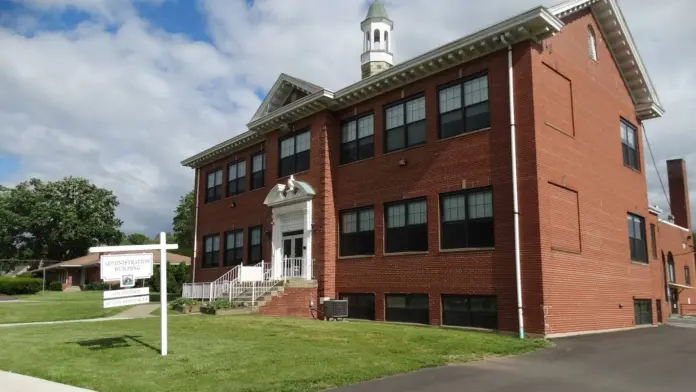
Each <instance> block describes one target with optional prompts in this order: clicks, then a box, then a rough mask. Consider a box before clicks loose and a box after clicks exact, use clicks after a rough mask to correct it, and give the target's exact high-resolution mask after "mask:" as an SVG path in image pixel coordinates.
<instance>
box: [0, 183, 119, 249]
mask: <svg viewBox="0 0 696 392" xmlns="http://www.w3.org/2000/svg"><path fill="white" fill-rule="evenodd" d="M0 194H1V195H2V196H0V258H6V259H9V258H18V259H50V260H68V259H72V258H75V257H80V256H84V255H85V254H87V251H88V249H89V247H91V246H95V245H116V244H118V243H119V242H120V241H121V237H122V234H121V232H120V231H119V228H120V226H121V224H122V222H121V221H120V220H119V219H117V218H116V207H117V206H118V200H117V199H116V196H115V195H114V194H113V192H111V191H110V190H107V189H103V188H99V187H97V186H95V185H93V184H91V183H90V182H89V181H87V180H86V179H84V178H79V177H66V178H64V179H62V180H60V181H54V182H51V181H48V182H44V181H41V180H39V179H37V178H32V179H31V180H29V181H26V182H23V183H21V184H19V185H17V186H16V187H14V188H12V189H10V190H3V191H2V192H1V193H0Z"/></svg>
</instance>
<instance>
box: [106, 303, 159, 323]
mask: <svg viewBox="0 0 696 392" xmlns="http://www.w3.org/2000/svg"><path fill="white" fill-rule="evenodd" d="M159 307H160V304H159V303H152V304H142V305H136V306H135V307H132V308H130V309H128V310H126V311H123V312H121V313H119V314H117V315H115V316H114V317H120V318H129V319H132V318H144V317H157V316H153V315H151V314H150V312H152V311H153V310H155V309H159Z"/></svg>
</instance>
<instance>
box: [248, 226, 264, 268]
mask: <svg viewBox="0 0 696 392" xmlns="http://www.w3.org/2000/svg"><path fill="white" fill-rule="evenodd" d="M261 231H262V230H261V226H256V227H252V228H250V229H249V263H250V264H251V263H258V262H260V261H261V259H262V258H263V256H262V253H261Z"/></svg>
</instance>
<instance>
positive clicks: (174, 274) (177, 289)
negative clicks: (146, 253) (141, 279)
mask: <svg viewBox="0 0 696 392" xmlns="http://www.w3.org/2000/svg"><path fill="white" fill-rule="evenodd" d="M188 277H189V267H188V265H186V264H175V265H172V264H170V263H169V262H167V292H169V293H175V294H181V291H182V288H183V285H184V283H186V282H187V281H188ZM148 286H149V287H150V290H151V291H152V292H155V293H159V292H160V266H159V265H156V266H154V269H153V271H152V277H151V278H150V279H149V281H148Z"/></svg>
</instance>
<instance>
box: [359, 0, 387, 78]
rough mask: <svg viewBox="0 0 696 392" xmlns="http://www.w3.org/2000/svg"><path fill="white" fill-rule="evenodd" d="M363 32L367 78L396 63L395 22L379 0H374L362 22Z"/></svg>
mask: <svg viewBox="0 0 696 392" xmlns="http://www.w3.org/2000/svg"><path fill="white" fill-rule="evenodd" d="M360 28H361V29H362V32H363V54H362V55H361V56H360V63H361V67H360V68H361V69H362V78H363V79H365V78H367V77H370V76H372V75H375V74H377V73H380V72H382V71H385V70H387V69H389V68H391V67H392V66H393V65H394V55H393V54H392V38H393V37H392V30H393V29H394V22H392V21H391V19H389V16H388V15H387V10H385V9H384V6H383V5H382V3H380V1H379V0H374V1H373V2H372V4H371V5H370V9H369V10H368V11H367V16H366V17H365V20H363V21H362V23H361V24H360Z"/></svg>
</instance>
